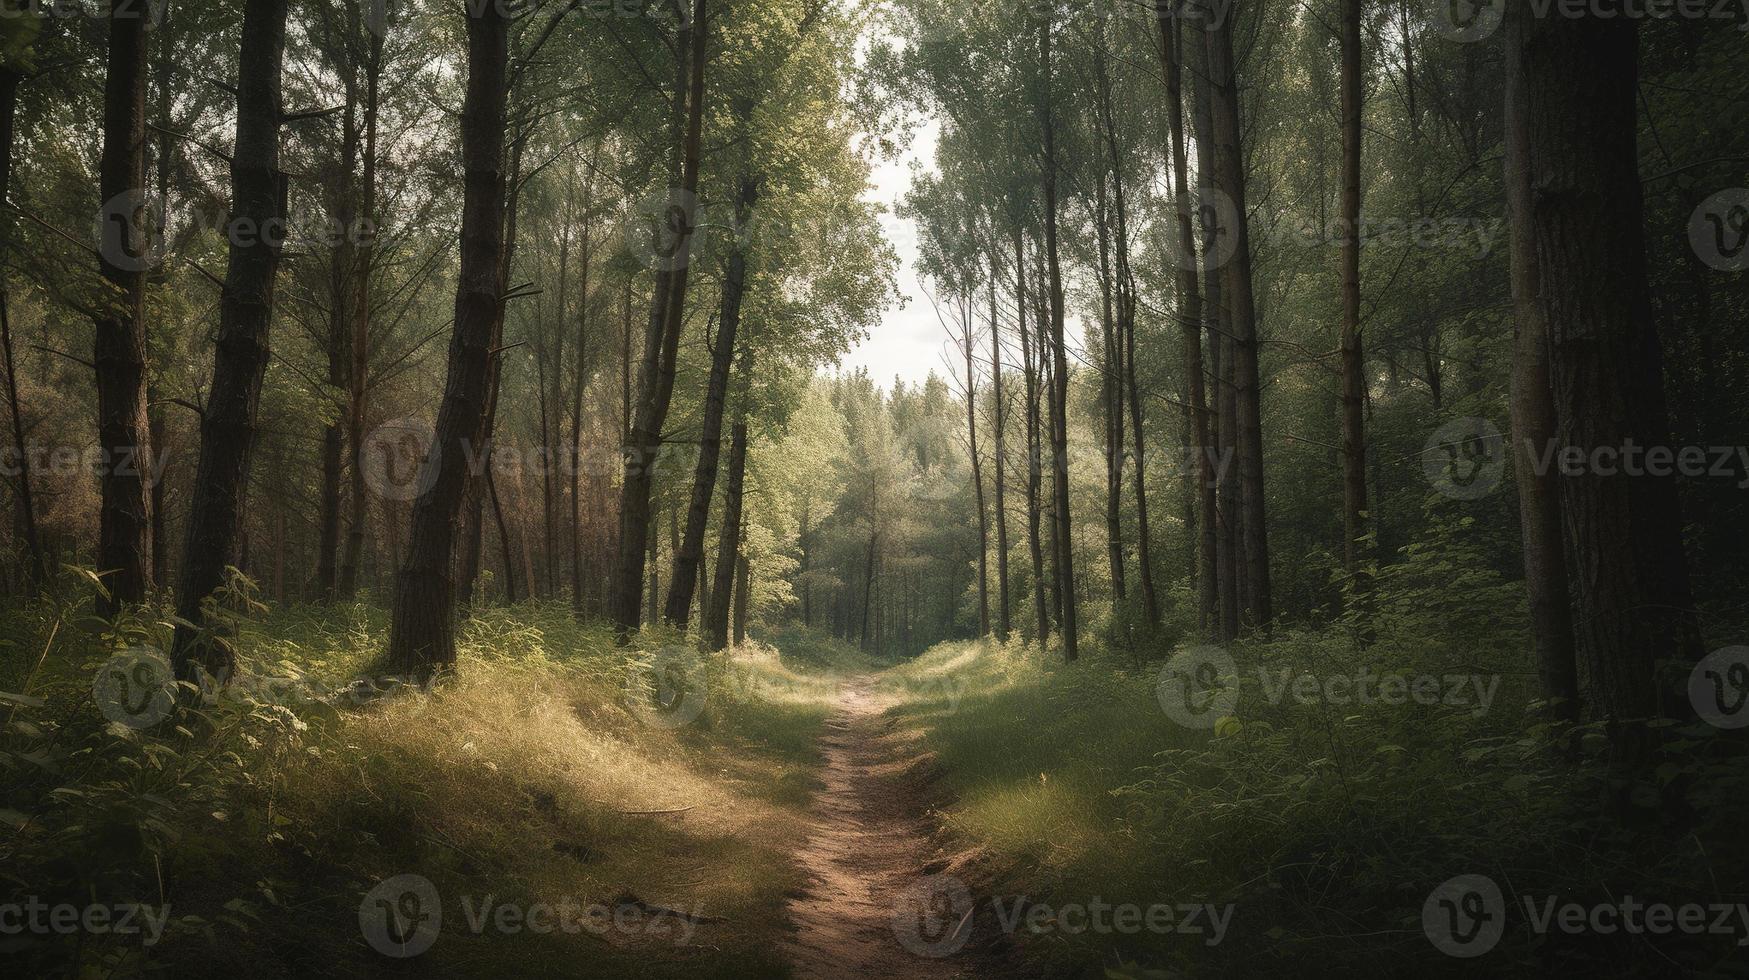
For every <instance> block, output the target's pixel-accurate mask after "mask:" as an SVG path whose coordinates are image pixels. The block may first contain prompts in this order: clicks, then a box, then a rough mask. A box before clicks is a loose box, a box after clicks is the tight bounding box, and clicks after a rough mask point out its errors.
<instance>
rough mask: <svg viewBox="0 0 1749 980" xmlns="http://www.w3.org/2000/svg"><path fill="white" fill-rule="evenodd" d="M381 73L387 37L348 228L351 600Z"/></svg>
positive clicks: (343, 569)
mask: <svg viewBox="0 0 1749 980" xmlns="http://www.w3.org/2000/svg"><path fill="white" fill-rule="evenodd" d="M382 73H383V38H382V36H381V35H380V34H376V33H372V34H371V39H370V53H369V54H368V55H367V60H366V62H365V90H364V150H363V175H362V178H361V179H360V181H359V198H360V202H359V209H358V214H357V217H356V218H355V219H354V225H353V227H352V228H348V229H345V232H344V233H345V234H346V235H347V236H348V238H349V239H356V241H357V248H356V251H355V254H354V256H353V266H354V269H355V272H354V273H353V279H352V317H351V327H352V336H351V337H350V338H349V339H350V354H351V362H350V364H349V365H348V368H347V372H346V380H347V397H346V444H347V446H349V447H350V448H351V450H352V461H351V467H350V472H349V476H350V484H349V489H350V491H351V499H350V501H349V507H348V511H349V513H350V515H351V518H352V520H351V523H350V525H349V527H348V530H347V535H346V548H345V550H344V551H343V552H342V555H341V559H340V576H339V581H338V583H337V584H336V588H337V591H338V592H339V595H340V598H342V599H348V600H350V599H352V598H353V597H354V596H356V595H357V594H358V565H359V562H360V561H361V560H363V557H364V537H365V528H366V527H367V526H368V524H369V522H370V498H369V496H368V495H367V493H366V485H365V479H364V466H363V465H362V464H361V462H360V460H361V456H360V454H361V453H362V452H363V451H364V437H365V428H364V426H365V415H366V413H367V412H368V411H369V408H370V323H371V305H370V304H371V293H370V277H371V272H372V269H373V268H374V264H375V258H376V200H377V114H378V110H379V108H380V103H381V89H382Z"/></svg>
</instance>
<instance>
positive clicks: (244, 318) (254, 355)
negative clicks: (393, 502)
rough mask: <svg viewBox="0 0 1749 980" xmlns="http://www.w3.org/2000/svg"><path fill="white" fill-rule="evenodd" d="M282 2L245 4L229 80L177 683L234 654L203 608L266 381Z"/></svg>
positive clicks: (274, 269) (215, 580)
mask: <svg viewBox="0 0 1749 980" xmlns="http://www.w3.org/2000/svg"><path fill="white" fill-rule="evenodd" d="M285 19H286V6H285V0H248V2H247V4H246V5H245V6H244V8H243V27H242V46H241V49H240V53H239V58H238V66H239V67H238V72H237V139H236V144H235V147H234V149H233V150H232V151H231V223H230V227H232V228H234V229H235V228H242V227H248V228H251V229H253V230H254V231H253V234H251V235H250V236H248V237H244V236H241V235H238V234H233V235H232V237H231V248H230V264H229V267H228V268H227V269H226V272H225V285H224V289H223V291H222V294H221V296H220V299H219V332H218V340H217V343H216V345H215V347H216V350H215V355H214V358H213V376H212V389H211V393H210V394H209V395H208V396H207V403H206V411H205V412H203V413H202V415H201V420H200V464H199V467H198V469H197V470H196V471H195V478H194V487H193V491H192V493H193V500H192V501H191V503H190V505H189V513H188V541H187V544H186V545H185V546H184V548H183V551H182V581H181V582H180V583H179V585H178V587H177V590H176V612H177V615H178V616H179V617H181V618H182V619H183V620H184V621H185V623H184V624H183V625H179V626H178V627H177V628H176V637H175V643H174V645H173V647H172V656H173V659H174V661H175V667H176V674H177V676H178V677H184V678H193V677H195V676H197V674H198V672H197V671H195V670H194V668H195V667H196V666H197V665H198V666H199V667H200V668H202V669H204V670H205V671H206V672H207V673H208V674H211V675H212V676H213V677H215V678H217V679H218V681H219V682H220V683H223V682H225V681H226V680H228V679H229V678H230V676H231V675H232V674H233V673H234V672H235V670H236V655H235V654H234V653H233V652H232V651H231V649H230V647H229V646H228V645H226V644H224V643H218V642H211V641H212V637H211V636H210V634H203V633H202V630H203V629H204V628H206V627H207V626H209V625H210V624H209V623H208V622H207V618H206V615H205V610H204V609H203V603H204V602H205V600H206V599H207V597H208V596H211V595H212V594H213V592H214V591H215V590H216V589H218V588H219V586H220V585H221V584H222V583H223V581H224V574H225V566H226V565H229V564H231V563H232V562H234V561H236V555H237V539H238V536H239V534H240V532H241V529H242V524H243V503H244V497H245V495H246V494H247V493H248V490H249V461H250V456H251V455H252V453H253V450H254V444H255V415H256V410H257V408H258V406H259V404H260V400H261V381H262V378H263V377H265V376H266V373H267V361H268V355H269V349H270V348H269V327H270V326H271V324H272V322H273V287H274V280H275V278H276V277H277V275H278V272H279V258H280V250H281V247H282V245H283V244H284V236H285V206H286V177H285V175H284V174H283V173H281V172H280V170H279V126H280V119H281V117H282V112H281V95H280V89H281V79H280V65H281V62H282V59H283V56H284V53H285Z"/></svg>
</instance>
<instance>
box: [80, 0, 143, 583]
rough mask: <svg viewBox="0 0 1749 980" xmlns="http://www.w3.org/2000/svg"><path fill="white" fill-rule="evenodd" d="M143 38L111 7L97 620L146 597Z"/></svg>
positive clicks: (137, 13)
mask: <svg viewBox="0 0 1749 980" xmlns="http://www.w3.org/2000/svg"><path fill="white" fill-rule="evenodd" d="M147 31H148V25H147V14H146V9H145V7H144V6H142V5H140V4H137V3H132V2H129V0H111V3H110V11H109V54H108V69H109V70H108V75H107V77H106V78H105V80H104V87H103V153H102V158H101V160H100V161H99V164H98V183H99V187H98V193H99V194H100V195H101V196H102V198H103V202H104V204H103V216H102V217H103V221H104V227H103V234H102V243H103V246H102V247H101V248H100V249H99V250H98V253H99V262H98V264H99V269H100V271H101V272H102V274H103V278H104V281H105V283H106V284H107V286H108V289H109V292H108V295H107V296H106V297H105V299H104V303H103V309H102V310H100V311H99V312H98V313H97V315H96V317H95V318H94V325H95V328H96V330H95V334H96V336H95V339H94V341H93V344H92V347H93V351H92V364H93V365H94V367H95V368H96V372H95V373H96V376H97V442H98V446H99V447H100V448H101V449H102V451H103V453H104V457H105V459H104V464H103V471H102V479H101V511H100V515H99V521H98V525H99V527H98V545H97V561H98V566H99V568H98V571H99V572H100V573H101V574H102V575H103V576H104V585H105V588H106V589H107V590H108V597H107V598H106V599H100V601H99V602H98V610H99V612H101V613H103V614H104V615H113V614H114V613H116V612H118V611H119V610H120V609H121V607H122V606H123V605H126V604H128V603H135V602H139V601H141V600H143V599H145V597H146V592H147V591H148V590H149V589H150V588H151V587H152V576H151V571H150V562H151V553H152V534H151V523H150V520H151V518H150V512H149V509H148V507H147V503H146V480H145V474H146V473H147V472H149V471H150V465H149V464H148V463H147V462H146V461H147V460H150V459H151V457H152V448H151V446H150V445H149V443H148V434H147V423H146V329H145V275H144V272H145V270H146V269H147V268H148V267H149V266H150V265H151V262H152V259H151V256H150V255H148V254H147V250H146V243H145V240H144V236H143V235H142V231H143V229H144V223H143V221H142V219H141V212H142V210H143V208H144V207H145V203H146V199H145V188H144V186H143V184H144V181H143V177H144V174H145V141H146V121H145V116H146V35H147Z"/></svg>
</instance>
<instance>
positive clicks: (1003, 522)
mask: <svg viewBox="0 0 1749 980" xmlns="http://www.w3.org/2000/svg"><path fill="white" fill-rule="evenodd" d="M990 260H991V261H990V282H989V287H990V403H991V409H992V411H993V413H994V418H993V419H992V420H991V435H992V437H993V438H994V439H995V441H996V458H995V461H994V466H993V467H992V468H993V469H994V470H995V477H996V639H998V640H1001V641H1002V642H1004V643H1006V642H1008V631H1009V628H1010V626H1011V622H1010V618H1009V604H1008V452H1007V447H1006V446H1005V445H1004V442H1003V440H1004V438H1005V434H1004V429H1006V427H1007V421H1008V419H1007V415H1008V405H1007V403H1006V402H1005V401H1004V400H1003V399H1004V396H1003V393H1002V312H1001V310H1000V309H998V307H997V305H996V257H995V255H991V257H990Z"/></svg>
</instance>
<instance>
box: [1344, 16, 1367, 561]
mask: <svg viewBox="0 0 1749 980" xmlns="http://www.w3.org/2000/svg"><path fill="white" fill-rule="evenodd" d="M1341 5H1342V10H1341V17H1340V21H1339V24H1338V31H1339V33H1340V35H1341V48H1342V370H1341V383H1342V562H1343V566H1344V567H1345V568H1346V569H1347V571H1348V577H1349V581H1350V583H1351V587H1352V588H1353V589H1354V590H1355V591H1356V593H1362V592H1364V591H1366V589H1367V583H1368V582H1369V580H1370V576H1369V575H1368V574H1367V573H1365V572H1364V571H1363V570H1362V569H1361V557H1362V552H1363V550H1364V544H1365V541H1364V539H1365V537H1366V415H1365V411H1366V361H1365V356H1364V354H1363V353H1362V345H1361V336H1360V181H1361V172H1360V151H1361V131H1362V127H1361V105H1362V101H1361V100H1362V90H1363V88H1364V81H1365V80H1364V79H1363V77H1362V57H1361V50H1360V12H1361V11H1360V7H1361V0H1341Z"/></svg>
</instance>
